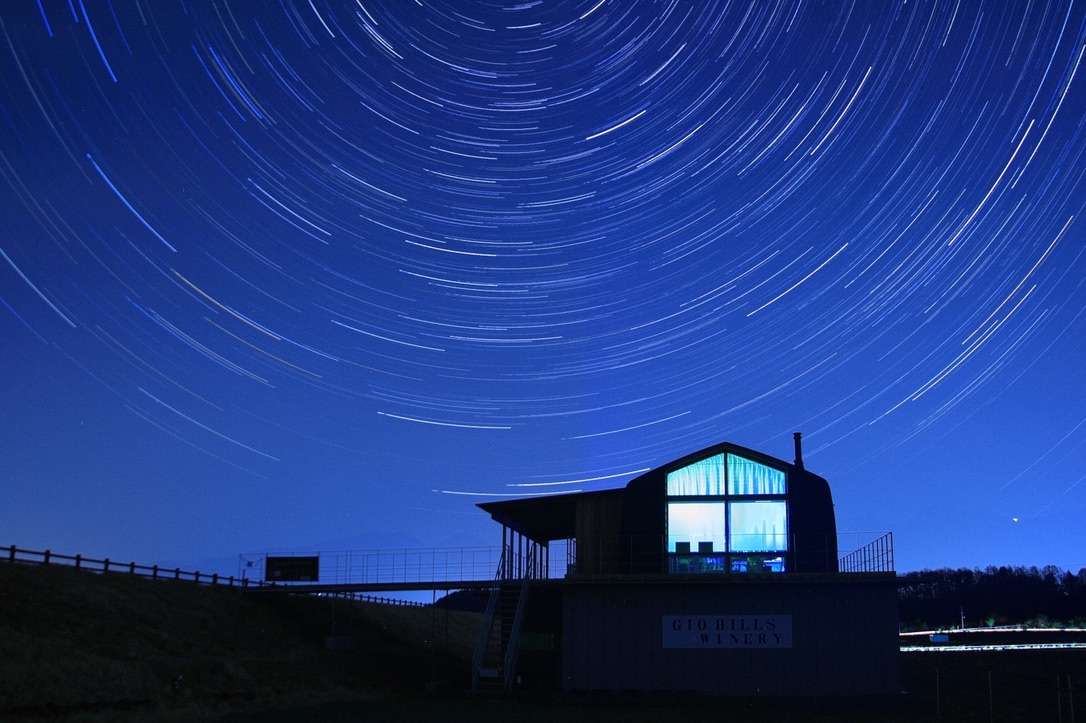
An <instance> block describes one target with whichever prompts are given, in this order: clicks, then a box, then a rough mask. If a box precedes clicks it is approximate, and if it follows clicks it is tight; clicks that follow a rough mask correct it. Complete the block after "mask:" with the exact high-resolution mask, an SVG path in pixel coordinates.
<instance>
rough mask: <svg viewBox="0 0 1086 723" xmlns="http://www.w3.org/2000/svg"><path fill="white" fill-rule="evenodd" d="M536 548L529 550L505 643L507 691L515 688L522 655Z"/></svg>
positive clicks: (505, 681) (504, 669)
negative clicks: (521, 645)
mask: <svg viewBox="0 0 1086 723" xmlns="http://www.w3.org/2000/svg"><path fill="white" fill-rule="evenodd" d="M534 563H535V546H534V545H533V546H532V547H531V548H530V549H529V550H528V559H527V565H526V566H525V570H524V576H523V577H522V578H521V579H520V594H519V595H518V596H517V610H516V612H515V613H514V614H513V624H512V625H511V626H510V627H509V639H508V640H507V641H506V643H505V661H504V663H503V665H502V672H503V674H504V676H505V680H504V683H505V689H506V690H510V689H511V688H512V687H513V676H514V674H515V673H516V669H517V658H518V656H519V655H520V632H521V628H522V627H523V626H524V608H525V606H526V602H527V599H528V584H529V583H530V582H531V580H532V577H533V576H534V575H533V573H534V572H535V564H534Z"/></svg>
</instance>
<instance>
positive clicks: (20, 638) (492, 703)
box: [0, 564, 1086, 723]
mask: <svg viewBox="0 0 1086 723" xmlns="http://www.w3.org/2000/svg"><path fill="white" fill-rule="evenodd" d="M480 622H481V619H480V616H479V615H478V614H477V613H465V612H451V613H449V614H448V615H446V613H445V612H444V611H435V610H433V609H430V608H404V607H389V606H383V605H374V604H362V603H349V602H346V601H343V600H332V599H328V598H323V599H320V598H294V597H266V598H257V597H255V596H251V595H245V594H243V593H242V592H241V591H239V590H238V589H228V588H209V587H204V586H197V585H194V584H192V583H186V582H175V581H150V580H143V579H139V578H131V577H128V576H125V575H123V574H109V575H99V574H94V573H89V572H85V571H78V570H73V569H70V568H63V567H57V566H48V567H45V566H32V565H19V564H16V565H9V564H0V720H63V719H67V720H85V721H105V720H110V721H112V720H175V721H182V720H184V721H188V720H213V721H221V722H222V723H245V722H247V721H271V722H272V723H274V722H275V721H284V722H285V721H299V720H302V721H357V720H365V721H375V722H380V721H405V720H408V721H409V720H428V721H461V720H462V721H475V722H481V723H486V722H487V721H509V720H513V721H517V723H535V722H536V721H539V722H540V723H542V721H548V722H549V721H554V720H562V721H574V722H576V721H593V722H604V723H606V722H607V721H631V722H637V721H676V720H678V721H682V722H683V723H697V722H698V721H770V720H772V721H936V720H943V721H988V720H996V721H1038V720H1051V721H1059V720H1061V718H1060V715H1061V713H1062V720H1064V721H1069V720H1071V711H1070V706H1071V705H1072V704H1074V703H1077V710H1076V711H1075V712H1076V716H1077V719H1078V720H1086V694H1082V693H1079V694H1078V696H1079V697H1078V699H1077V700H1075V699H1073V698H1072V697H1071V696H1073V695H1075V691H1072V692H1071V694H1070V695H1069V694H1068V691H1067V690H1066V688H1067V681H1068V677H1070V683H1071V685H1072V686H1073V687H1075V686H1082V687H1083V690H1086V650H1039V651H1003V652H939V653H904V654H902V657H901V667H902V674H901V683H902V690H903V693H902V694H901V695H899V696H889V697H880V698H848V699H818V698H803V699H787V698H750V699H747V698H710V697H701V696H690V695H684V694H657V695H648V694H639V693H627V694H624V695H613V694H609V693H597V694H575V695H563V694H559V693H550V694H544V693H534V694H529V693H521V694H519V695H518V696H517V697H514V698H512V699H476V700H473V699H470V698H468V696H467V694H466V690H467V689H468V687H469V677H468V671H469V660H470V655H471V650H472V646H473V644H474V637H475V634H476V633H477V631H478V629H479V626H480ZM329 634H335V635H340V636H347V637H349V638H351V639H352V640H354V641H355V642H356V644H357V645H356V648H355V649H354V650H351V651H345V652H333V651H329V650H326V649H325V647H324V642H325V636H327V635H329ZM989 676H990V679H991V685H990V686H989ZM437 681H440V682H441V684H440V685H435V684H434V683H435V682H437ZM1061 689H1062V690H1061Z"/></svg>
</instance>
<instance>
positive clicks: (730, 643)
mask: <svg viewBox="0 0 1086 723" xmlns="http://www.w3.org/2000/svg"><path fill="white" fill-rule="evenodd" d="M664 647H665V648H790V647H792V616H791V615H665V616H664Z"/></svg>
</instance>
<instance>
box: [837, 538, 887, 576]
mask: <svg viewBox="0 0 1086 723" xmlns="http://www.w3.org/2000/svg"><path fill="white" fill-rule="evenodd" d="M837 570H838V571H839V572H843V573H857V572H894V533H892V532H887V533H885V534H883V535H881V536H880V537H877V538H876V539H874V540H872V541H870V542H868V543H867V544H865V545H862V546H860V547H857V548H856V549H854V550H852V551H851V552H849V553H847V554H845V555H843V556H842V557H841V559H840V560H839V561H838V563H837Z"/></svg>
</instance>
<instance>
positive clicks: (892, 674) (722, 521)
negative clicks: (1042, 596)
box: [473, 433, 900, 696]
mask: <svg viewBox="0 0 1086 723" xmlns="http://www.w3.org/2000/svg"><path fill="white" fill-rule="evenodd" d="M479 507H480V508H482V509H483V510H484V511H485V512H487V513H488V514H489V515H490V516H491V518H492V519H493V520H494V521H496V522H498V523H499V524H500V525H501V528H502V544H503V549H504V550H505V553H504V556H503V562H502V570H501V572H500V574H499V580H498V581H497V584H496V585H495V587H494V589H493V594H492V595H491V599H490V605H489V608H488V611H487V619H486V623H485V624H484V631H483V634H482V636H481V638H480V646H479V650H478V651H477V653H476V660H475V671H474V678H473V689H475V690H476V691H479V690H483V689H486V688H487V687H490V688H491V689H501V688H504V689H510V688H512V687H514V686H517V685H520V686H525V687H535V688H544V689H561V690H565V691H613V692H627V691H644V692H663V691H671V692H691V693H700V694H709V695H741V696H746V695H810V696H840V695H872V694H891V693H897V692H899V691H900V683H899V678H900V674H899V665H898V636H897V632H898V628H897V587H896V584H897V583H896V576H895V574H894V571H893V550H892V544H891V543H890V540H889V536H888V535H887V536H885V537H883V538H879V539H877V540H875V541H873V542H872V543H871V544H870V545H868V546H867V547H865V548H863V549H859V550H852V551H850V553H849V554H848V555H846V556H845V557H844V558H840V559H839V551H838V535H837V529H836V522H835V517H834V506H833V499H832V496H831V493H830V488H829V484H828V483H827V482H826V480H825V479H823V478H822V477H820V476H818V475H816V474H814V473H812V472H810V471H808V470H807V469H806V468H805V467H804V464H803V457H802V448H801V438H800V435H799V434H798V433H797V434H796V435H795V460H794V461H793V462H792V463H788V462H784V461H782V460H780V459H776V458H774V457H771V456H769V455H766V454H764V453H761V452H758V451H755V450H752V449H748V448H745V447H741V446H738V445H734V444H731V443H728V442H723V443H720V444H717V445H714V446H712V447H709V448H706V449H703V450H701V451H699V452H696V453H694V454H690V455H687V456H685V457H682V458H680V459H677V460H674V461H672V462H669V463H668V464H665V465H662V466H660V467H658V468H656V469H653V470H651V471H649V472H646V473H645V474H642V475H641V476H639V477H637V478H635V479H633V480H631V481H630V482H629V483H628V484H627V485H626V486H625V487H624V488H620V489H612V490H603V491H597V492H585V493H576V494H565V495H553V496H546V497H535V498H527V499H515V500H504V501H497V502H485V503H482V504H480V505H479ZM557 550H561V551H562V554H563V556H564V560H552V559H550V556H551V553H552V551H557ZM555 569H559V570H564V572H565V574H564V575H562V574H557V575H556V574H554V573H553V572H552V571H553V570H555Z"/></svg>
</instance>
